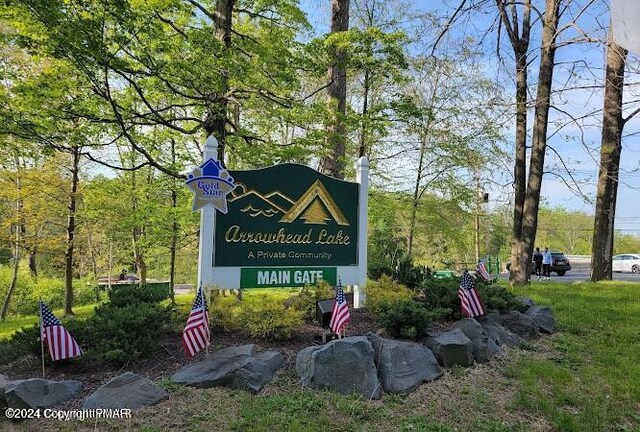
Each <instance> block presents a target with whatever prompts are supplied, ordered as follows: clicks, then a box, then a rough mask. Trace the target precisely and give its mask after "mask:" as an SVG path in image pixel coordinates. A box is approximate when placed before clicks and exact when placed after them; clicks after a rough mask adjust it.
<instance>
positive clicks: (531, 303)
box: [517, 297, 536, 308]
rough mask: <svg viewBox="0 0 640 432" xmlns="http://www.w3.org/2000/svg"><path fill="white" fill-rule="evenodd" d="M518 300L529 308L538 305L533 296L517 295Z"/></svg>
mask: <svg viewBox="0 0 640 432" xmlns="http://www.w3.org/2000/svg"><path fill="white" fill-rule="evenodd" d="M517 300H518V301H519V302H520V303H522V304H523V305H525V306H526V307H527V308H532V307H534V306H535V305H536V302H534V301H533V299H532V298H531V297H517Z"/></svg>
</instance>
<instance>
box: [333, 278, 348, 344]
mask: <svg viewBox="0 0 640 432" xmlns="http://www.w3.org/2000/svg"><path fill="white" fill-rule="evenodd" d="M349 321H351V314H350V313H349V305H348V304H347V300H346V299H345V298H344V291H343V290H342V283H341V282H340V279H338V286H337V287H336V301H335V303H334V304H333V311H331V321H330V322H329V327H330V328H331V331H332V332H334V333H340V332H341V331H342V329H343V328H345V326H346V325H347V324H349Z"/></svg>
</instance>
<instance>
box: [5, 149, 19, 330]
mask: <svg viewBox="0 0 640 432" xmlns="http://www.w3.org/2000/svg"><path fill="white" fill-rule="evenodd" d="M15 161H16V192H17V193H16V221H17V223H15V224H14V225H13V229H14V230H15V236H14V241H15V243H14V245H13V246H14V247H13V272H12V275H11V283H10V284H9V289H8V290H7V293H6V294H5V296H4V301H3V302H2V312H1V313H0V321H3V322H4V320H5V319H6V318H7V314H8V313H9V306H10V305H11V296H12V295H13V292H14V291H15V289H16V286H17V285H18V269H19V268H20V241H21V236H20V234H21V233H22V230H23V225H24V224H23V223H22V183H21V179H20V160H19V159H18V157H17V156H16V158H15Z"/></svg>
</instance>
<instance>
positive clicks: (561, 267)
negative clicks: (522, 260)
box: [507, 252, 640, 276]
mask: <svg viewBox="0 0 640 432" xmlns="http://www.w3.org/2000/svg"><path fill="white" fill-rule="evenodd" d="M510 268H511V263H507V271H509V269H510ZM569 270H571V263H570V262H569V260H568V259H567V257H566V256H565V255H564V254H563V253H562V252H551V271H552V272H555V273H558V276H564V275H565V274H567V272H568V271H569ZM638 271H640V267H639V268H638ZM535 273H536V265H535V264H534V263H533V262H532V263H531V274H535Z"/></svg>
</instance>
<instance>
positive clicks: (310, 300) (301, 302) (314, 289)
mask: <svg viewBox="0 0 640 432" xmlns="http://www.w3.org/2000/svg"><path fill="white" fill-rule="evenodd" d="M334 296H335V293H334V291H333V287H332V286H331V285H329V284H328V283H327V282H325V281H321V282H320V283H318V284H316V285H313V286H309V285H307V286H305V287H304V288H302V289H301V290H300V292H299V293H298V295H296V296H293V297H292V298H290V299H289V300H288V306H290V307H292V308H294V309H295V310H297V311H300V312H302V317H303V318H304V319H305V320H306V321H313V320H314V319H315V317H316V302H318V301H320V300H326V299H329V298H333V297H334Z"/></svg>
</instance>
